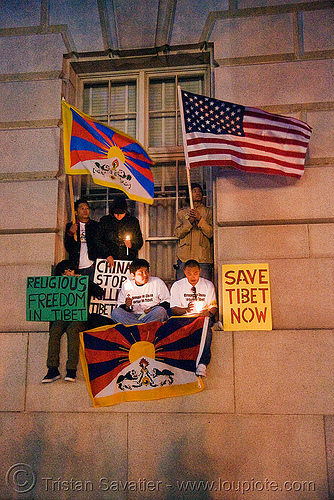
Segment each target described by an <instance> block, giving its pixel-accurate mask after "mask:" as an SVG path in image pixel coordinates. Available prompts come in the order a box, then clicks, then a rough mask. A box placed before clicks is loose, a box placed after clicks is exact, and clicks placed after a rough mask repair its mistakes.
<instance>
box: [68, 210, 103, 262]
mask: <svg viewBox="0 0 334 500" xmlns="http://www.w3.org/2000/svg"><path fill="white" fill-rule="evenodd" d="M72 224H73V223H72V222H69V223H68V224H66V231H65V239H64V243H65V248H66V251H67V252H68V256H69V260H70V261H71V262H73V264H75V265H76V267H78V266H79V258H80V248H81V241H80V225H79V222H78V229H77V241H75V239H74V234H72V233H70V227H71V226H72ZM98 229H99V223H98V222H96V220H92V219H90V220H89V222H87V223H86V242H87V249H88V257H89V258H90V260H93V261H95V259H96V257H97V255H96V239H97V232H98Z"/></svg>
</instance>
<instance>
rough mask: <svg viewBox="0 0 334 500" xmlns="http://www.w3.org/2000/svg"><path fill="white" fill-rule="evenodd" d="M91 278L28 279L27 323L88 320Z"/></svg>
mask: <svg viewBox="0 0 334 500" xmlns="http://www.w3.org/2000/svg"><path fill="white" fill-rule="evenodd" d="M87 309H88V276H32V277H28V278H27V300H26V319H27V321H56V320H62V321H87Z"/></svg>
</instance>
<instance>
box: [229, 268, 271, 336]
mask: <svg viewBox="0 0 334 500" xmlns="http://www.w3.org/2000/svg"><path fill="white" fill-rule="evenodd" d="M222 272H223V324H224V330H227V331H231V330H272V320H271V300H270V284H269V265H268V264H225V265H223V266H222Z"/></svg>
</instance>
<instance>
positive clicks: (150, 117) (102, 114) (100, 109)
mask: <svg viewBox="0 0 334 500" xmlns="http://www.w3.org/2000/svg"><path fill="white" fill-rule="evenodd" d="M198 57H199V59H200V62H201V64H198V62H199V59H198ZM150 61H151V58H150ZM181 61H182V63H181ZM195 61H196V64H191V65H185V66H184V64H185V62H187V56H184V57H182V58H180V57H179V59H178V62H179V63H180V64H181V66H180V67H177V66H175V67H171V66H170V65H169V66H168V68H161V67H159V68H158V69H154V68H153V69H152V64H148V65H147V68H144V69H143V68H142V67H141V68H139V69H136V70H133V68H132V67H131V65H129V66H130V67H131V68H130V69H129V71H128V72H124V71H123V69H122V70H116V71H110V72H107V71H104V72H103V75H102V76H101V75H100V73H99V72H98V73H94V74H93V75H89V74H87V73H86V72H83V74H80V75H79V77H80V78H79V80H80V85H81V95H82V102H81V107H82V109H83V111H84V112H85V113H87V114H89V115H90V116H93V117H94V118H96V119H98V120H100V121H102V122H104V123H106V124H108V125H110V126H111V127H114V128H116V129H118V130H120V131H123V132H125V133H126V134H128V135H130V136H132V137H135V138H136V139H137V140H138V141H139V142H140V143H141V144H142V145H143V146H144V147H145V149H146V150H147V151H148V153H149V155H150V156H151V158H152V159H153V160H154V162H155V164H154V166H152V173H153V177H154V185H155V195H154V203H153V205H148V204H143V203H136V202H133V201H131V200H128V206H129V209H130V211H131V212H132V213H133V214H134V215H136V216H137V217H138V218H139V221H140V224H141V228H142V232H143V237H144V241H145V244H144V247H143V249H142V250H141V252H140V256H141V257H144V258H146V259H147V260H148V261H149V262H150V266H151V273H152V275H156V276H159V277H160V278H162V279H163V280H164V281H165V282H166V283H167V284H171V283H172V282H173V281H174V280H175V270H174V268H173V265H174V264H175V263H176V248H177V239H176V237H175V236H174V226H175V220H176V213H177V211H178V210H179V209H180V208H182V207H183V206H184V204H185V200H186V197H187V193H188V188H187V179H186V170H185V163H184V152H183V142H182V130H181V121H180V112H179V105H178V90H177V88H178V85H179V86H180V87H181V88H182V89H184V90H188V91H191V92H194V93H199V94H207V95H208V93H209V90H208V89H209V75H210V65H209V63H208V59H206V64H203V54H202V53H201V54H200V55H199V56H198V55H197V56H196V58H195ZM76 64H77V63H76ZM96 64H97V63H96ZM114 64H115V63H114ZM73 65H74V67H75V64H74V63H73ZM138 65H140V66H143V63H142V61H139V63H138ZM124 66H125V65H124V63H123V64H122V68H124ZM95 68H96V66H95ZM104 70H105V67H104ZM80 71H82V67H80ZM79 106H80V104H79ZM78 177H79V176H78ZM191 180H192V181H193V182H198V183H200V184H201V185H202V186H203V189H204V193H207V195H210V194H211V177H210V172H209V171H208V170H207V169H202V168H198V169H192V171H191ZM79 193H80V195H81V196H86V197H87V198H88V199H89V200H90V201H91V202H92V217H93V218H95V219H96V220H99V218H100V217H101V216H102V215H105V214H106V213H108V205H109V202H110V200H111V199H112V198H114V197H115V196H117V195H120V194H121V192H120V191H118V190H114V189H111V188H105V187H101V186H98V185H96V184H94V183H93V181H92V180H91V178H90V176H81V186H80V188H79V192H78V194H79Z"/></svg>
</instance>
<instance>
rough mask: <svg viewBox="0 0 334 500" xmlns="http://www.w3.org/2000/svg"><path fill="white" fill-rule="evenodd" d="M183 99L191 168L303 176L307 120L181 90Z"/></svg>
mask: <svg viewBox="0 0 334 500" xmlns="http://www.w3.org/2000/svg"><path fill="white" fill-rule="evenodd" d="M179 101H180V108H181V121H182V130H183V144H184V150H185V157H186V164H187V167H188V168H191V167H199V166H201V167H203V166H212V167H214V166H219V167H223V166H233V167H235V168H237V169H240V170H244V171H246V172H259V173H263V174H276V175H285V176H290V177H301V176H302V175H303V173H304V164H305V157H306V150H307V146H308V142H309V139H310V136H311V132H312V128H311V127H310V126H309V125H308V124H307V123H304V122H302V121H300V120H297V119H296V118H291V117H287V116H281V115H275V114H272V113H267V112H266V111H262V110H260V109H256V108H249V107H246V106H241V105H239V104H234V103H230V102H226V101H220V100H218V99H213V98H211V97H206V96H202V95H197V94H193V93H191V92H185V91H183V90H181V89H179Z"/></svg>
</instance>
